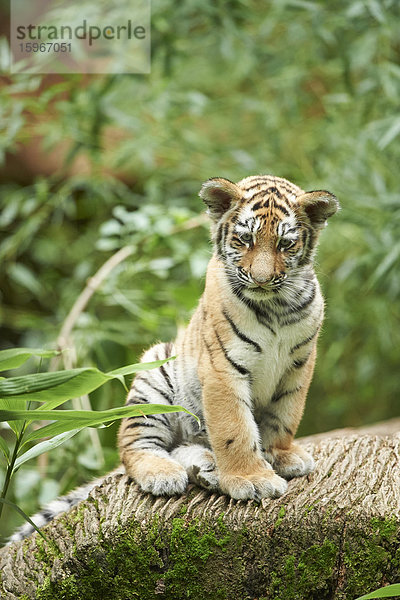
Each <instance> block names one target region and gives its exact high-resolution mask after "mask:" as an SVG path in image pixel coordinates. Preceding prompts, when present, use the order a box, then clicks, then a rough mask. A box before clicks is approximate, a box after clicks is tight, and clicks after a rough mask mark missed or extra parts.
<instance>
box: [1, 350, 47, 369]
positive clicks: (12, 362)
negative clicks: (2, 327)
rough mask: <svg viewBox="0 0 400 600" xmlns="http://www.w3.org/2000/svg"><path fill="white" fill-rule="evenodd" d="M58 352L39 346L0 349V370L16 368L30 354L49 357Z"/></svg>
mask: <svg viewBox="0 0 400 600" xmlns="http://www.w3.org/2000/svg"><path fill="white" fill-rule="evenodd" d="M56 354H59V352H58V351H57V350H41V349H39V348H10V349H7V350H1V351H0V371H8V370H10V369H16V368H17V367H20V366H21V365H23V364H24V362H26V361H27V360H28V359H29V358H30V357H31V356H41V357H42V358H50V357H51V356H55V355H56Z"/></svg>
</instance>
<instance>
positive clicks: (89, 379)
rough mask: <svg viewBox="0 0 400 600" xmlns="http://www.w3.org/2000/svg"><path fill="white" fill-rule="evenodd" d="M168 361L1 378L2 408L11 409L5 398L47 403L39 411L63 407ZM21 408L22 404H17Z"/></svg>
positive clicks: (0, 403)
mask: <svg viewBox="0 0 400 600" xmlns="http://www.w3.org/2000/svg"><path fill="white" fill-rule="evenodd" d="M167 360H170V359H166V360H161V361H156V362H152V363H137V364H132V365H127V366H125V367H121V368H120V369H116V370H115V371H110V372H109V373H103V372H102V371H99V369H96V368H94V367H91V368H83V369H67V370H65V371H57V372H55V373H35V374H32V375H22V376H21V377H10V378H8V379H3V380H0V407H2V408H5V409H9V408H10V406H9V405H8V406H4V405H3V404H2V402H1V400H9V401H10V400H12V401H15V400H17V401H20V400H24V401H26V400H31V401H35V402H45V403H46V404H45V405H44V406H42V407H40V409H38V410H42V409H43V410H49V409H52V408H56V407H57V406H60V404H63V402H66V401H67V400H70V399H71V398H77V397H79V396H83V395H84V394H89V393H90V392H92V391H93V390H95V389H97V388H98V387H100V386H101V385H103V384H104V383H106V382H107V381H111V380H112V379H118V380H119V381H121V380H122V377H123V375H130V374H132V373H136V372H137V371H144V370H148V369H154V368H155V367H159V366H161V365H162V364H164V363H165V362H166V361H167ZM122 383H123V382H122ZM17 408H21V407H20V406H18V405H17ZM43 418H44V417H43Z"/></svg>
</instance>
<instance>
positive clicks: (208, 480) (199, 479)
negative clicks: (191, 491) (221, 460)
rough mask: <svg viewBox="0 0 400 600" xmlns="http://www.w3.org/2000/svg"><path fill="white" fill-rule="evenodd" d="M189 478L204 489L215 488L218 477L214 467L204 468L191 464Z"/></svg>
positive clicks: (216, 487)
mask: <svg viewBox="0 0 400 600" xmlns="http://www.w3.org/2000/svg"><path fill="white" fill-rule="evenodd" d="M189 480H190V481H192V482H193V483H195V484H196V485H198V486H200V487H202V488H205V489H206V490H217V489H218V486H219V478H218V474H217V470H216V469H215V467H214V468H210V469H205V468H202V467H199V466H197V465H193V467H192V468H191V469H189Z"/></svg>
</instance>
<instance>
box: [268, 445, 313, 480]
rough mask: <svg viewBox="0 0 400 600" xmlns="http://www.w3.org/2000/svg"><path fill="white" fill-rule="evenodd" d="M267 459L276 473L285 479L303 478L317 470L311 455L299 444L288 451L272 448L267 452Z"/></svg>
mask: <svg viewBox="0 0 400 600" xmlns="http://www.w3.org/2000/svg"><path fill="white" fill-rule="evenodd" d="M266 458H267V460H268V461H269V462H270V463H271V464H272V466H273V467H274V469H275V471H276V472H277V473H279V475H281V476H282V477H284V478H285V479H292V478H293V477H303V476H304V475H308V474H309V473H311V472H312V471H314V469H315V462H314V459H313V457H312V456H311V454H309V453H308V452H306V451H305V450H304V449H303V448H302V447H301V446H299V445H298V444H292V445H291V446H290V448H288V449H287V450H282V449H280V448H272V449H270V450H269V451H268V452H266Z"/></svg>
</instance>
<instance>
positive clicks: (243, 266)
mask: <svg viewBox="0 0 400 600" xmlns="http://www.w3.org/2000/svg"><path fill="white" fill-rule="evenodd" d="M200 197H201V198H202V199H203V201H204V202H205V204H206V205H207V207H208V210H207V212H208V214H209V216H210V217H211V222H212V224H211V236H212V242H213V246H214V254H213V256H212V258H211V260H210V263H209V265H208V269H207V276H206V285H205V291H204V294H203V296H202V297H201V298H200V301H199V305H198V307H197V309H196V311H195V313H194V315H193V317H192V319H191V321H190V323H189V325H188V327H187V329H186V330H185V331H184V332H183V333H182V335H180V336H178V339H177V340H176V341H175V342H174V343H165V344H157V345H156V346H154V347H153V348H151V349H150V350H148V351H147V352H146V353H145V354H144V356H143V358H142V360H143V361H146V362H147V361H153V360H159V359H164V358H168V357H172V356H175V355H176V356H177V358H176V359H175V360H173V361H170V362H168V363H165V364H164V365H163V366H161V367H159V368H158V369H155V370H152V371H143V372H141V373H140V374H138V375H137V376H136V378H135V380H134V382H133V385H132V388H131V390H130V392H129V395H128V399H127V404H144V403H157V404H177V405H181V406H183V407H185V408H187V409H188V410H189V411H190V412H192V413H194V414H196V415H197V416H198V417H199V418H200V426H199V424H198V422H197V421H196V420H195V419H194V418H193V417H191V416H190V415H188V414H187V413H169V414H168V415H167V414H163V415H152V416H147V417H144V416H139V417H130V418H127V419H125V420H124V421H123V422H122V423H121V427H120V431H119V449H120V456H121V460H122V463H123V465H124V467H125V470H126V472H127V474H128V475H130V476H131V477H132V478H133V479H134V480H135V481H136V482H137V483H138V484H139V486H140V487H141V488H142V490H144V491H146V492H151V493H152V494H155V495H172V494H181V493H182V492H183V491H184V490H185V488H186V486H187V483H188V481H189V480H190V481H192V482H194V483H197V484H199V485H200V486H203V487H205V488H208V489H211V490H220V491H221V492H223V493H225V494H228V495H229V496H231V497H232V498H235V499H240V500H247V499H252V498H255V499H260V498H268V497H272V498H274V497H278V496H281V495H282V494H283V493H284V492H285V490H286V488H287V483H286V480H287V479H290V478H292V477H299V476H302V475H306V474H308V473H310V472H311V471H312V470H313V469H314V461H313V458H312V457H311V456H310V454H308V453H307V452H305V450H303V448H301V446H299V445H298V444H296V443H295V442H294V441H293V438H294V435H295V433H296V430H297V427H298V425H299V422H300V419H301V416H302V413H303V409H304V403H305V399H306V395H307V390H308V388H309V385H310V381H311V377H312V373H313V369H314V364H315V357H316V345H317V337H318V333H319V331H320V328H321V324H322V319H323V313H324V302H323V298H322V295H321V291H320V287H319V284H318V281H317V279H316V276H315V273H314V269H313V260H314V254H315V249H316V245H317V242H318V237H319V232H320V231H321V229H322V228H323V227H324V226H325V224H326V220H327V219H328V217H330V216H332V215H333V214H334V213H335V212H336V211H337V210H338V208H339V204H338V201H337V199H336V197H335V196H334V195H333V194H331V193H329V192H326V191H313V192H304V191H303V190H302V189H300V188H299V187H297V186H296V185H294V184H293V183H290V182H289V181H287V180H286V179H282V178H279V177H272V176H270V175H263V176H253V177H246V178H245V179H243V180H241V181H239V183H232V182H231V181H229V180H227V179H223V178H220V177H216V178H212V179H209V180H208V181H206V182H205V183H204V184H203V186H202V188H201V191H200Z"/></svg>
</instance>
